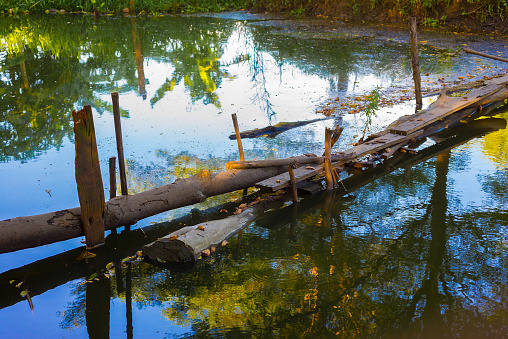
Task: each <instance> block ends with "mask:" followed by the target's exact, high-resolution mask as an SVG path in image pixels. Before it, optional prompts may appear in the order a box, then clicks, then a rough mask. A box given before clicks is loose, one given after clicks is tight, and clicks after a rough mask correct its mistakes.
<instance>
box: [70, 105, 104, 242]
mask: <svg viewBox="0 0 508 339" xmlns="http://www.w3.org/2000/svg"><path fill="white" fill-rule="evenodd" d="M72 117H73V119H74V139H75V140H74V143H75V146H76V160H75V166H76V183H77V187H78V197H79V204H80V205H81V221H82V223H83V231H84V233H85V240H86V246H87V247H95V246H98V245H101V244H104V231H105V228H104V214H105V209H106V207H105V200H104V186H103V184H102V176H101V168H100V165H99V154H98V152H97V142H96V140H95V128H94V124H93V116H92V108H91V106H90V105H86V106H84V107H83V109H82V110H80V111H77V112H76V111H73V112H72Z"/></svg>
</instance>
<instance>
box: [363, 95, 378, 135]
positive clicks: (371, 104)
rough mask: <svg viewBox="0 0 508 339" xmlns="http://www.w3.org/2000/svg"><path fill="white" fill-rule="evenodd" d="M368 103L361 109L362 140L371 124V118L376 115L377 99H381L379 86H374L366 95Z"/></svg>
mask: <svg viewBox="0 0 508 339" xmlns="http://www.w3.org/2000/svg"><path fill="white" fill-rule="evenodd" d="M367 99H368V103H367V108H365V109H364V110H363V111H362V113H361V114H362V116H364V117H365V127H364V128H363V132H362V140H363V139H364V138H365V133H367V131H368V130H369V127H370V126H371V125H372V119H373V118H375V117H376V116H377V109H378V108H379V100H380V99H381V94H380V93H379V88H378V87H376V88H375V89H373V90H372V92H370V94H369V95H368V96H367Z"/></svg>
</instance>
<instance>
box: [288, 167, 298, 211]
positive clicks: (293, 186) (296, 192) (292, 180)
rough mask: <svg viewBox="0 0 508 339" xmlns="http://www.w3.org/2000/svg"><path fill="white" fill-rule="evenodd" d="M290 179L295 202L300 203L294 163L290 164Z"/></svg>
mask: <svg viewBox="0 0 508 339" xmlns="http://www.w3.org/2000/svg"><path fill="white" fill-rule="evenodd" d="M288 172H289V181H290V182H291V194H292V197H293V203H294V204H296V203H298V191H297V188H296V179H295V172H294V171H293V165H289V166H288Z"/></svg>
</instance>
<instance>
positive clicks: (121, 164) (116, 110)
mask: <svg viewBox="0 0 508 339" xmlns="http://www.w3.org/2000/svg"><path fill="white" fill-rule="evenodd" d="M111 100H112V101H113V117H114V119H115V135H116V149H117V152H118V169H119V170H120V190H121V192H122V195H128V194H129V192H128V189H127V176H126V174H125V157H124V155H123V140H122V122H121V121H120V104H119V99H118V92H115V93H111Z"/></svg>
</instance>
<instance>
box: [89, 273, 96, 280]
mask: <svg viewBox="0 0 508 339" xmlns="http://www.w3.org/2000/svg"><path fill="white" fill-rule="evenodd" d="M96 277H97V273H92V274H91V275H90V278H88V280H93V279H95V278H96Z"/></svg>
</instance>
